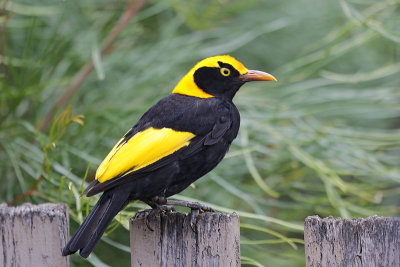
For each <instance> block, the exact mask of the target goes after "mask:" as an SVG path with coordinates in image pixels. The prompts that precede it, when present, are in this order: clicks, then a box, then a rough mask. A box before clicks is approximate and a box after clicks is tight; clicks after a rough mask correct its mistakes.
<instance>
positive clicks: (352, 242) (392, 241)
mask: <svg viewBox="0 0 400 267" xmlns="http://www.w3.org/2000/svg"><path fill="white" fill-rule="evenodd" d="M304 242H305V244H304V245H305V254H306V266H309V267H311V266H359V267H364V266H365V267H366V266H368V267H373V266H400V218H391V217H381V216H370V217H368V218H356V219H340V218H338V219H335V218H333V217H328V218H320V217H318V216H310V217H307V218H306V220H305V223H304Z"/></svg>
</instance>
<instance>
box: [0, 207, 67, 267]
mask: <svg viewBox="0 0 400 267" xmlns="http://www.w3.org/2000/svg"><path fill="white" fill-rule="evenodd" d="M68 229H69V222H68V207H67V205H65V204H50V203H48V204H41V205H32V204H24V205H21V206H18V207H8V206H7V205H6V204H0V266H4V267H14V266H18V267H19V266H43V267H45V266H57V267H65V266H69V257H63V256H62V255H61V249H62V247H63V246H64V245H65V244H66V241H67V239H68V235H69V233H68Z"/></svg>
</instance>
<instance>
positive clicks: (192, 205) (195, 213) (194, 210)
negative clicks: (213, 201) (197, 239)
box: [166, 199, 215, 232]
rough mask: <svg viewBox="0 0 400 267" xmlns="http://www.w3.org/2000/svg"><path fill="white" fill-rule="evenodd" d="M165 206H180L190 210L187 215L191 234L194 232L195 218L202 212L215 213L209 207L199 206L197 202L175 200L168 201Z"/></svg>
mask: <svg viewBox="0 0 400 267" xmlns="http://www.w3.org/2000/svg"><path fill="white" fill-rule="evenodd" d="M166 204H167V205H171V206H181V207H187V208H190V209H191V212H190V214H189V217H190V220H189V223H190V228H192V231H193V232H196V223H197V216H198V215H199V214H200V213H202V212H215V210H214V209H213V208H211V207H209V206H206V205H204V204H201V203H199V202H189V201H182V200H175V199H168V200H167V202H166Z"/></svg>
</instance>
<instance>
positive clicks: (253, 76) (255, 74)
mask: <svg viewBox="0 0 400 267" xmlns="http://www.w3.org/2000/svg"><path fill="white" fill-rule="evenodd" d="M239 78H240V79H241V80H242V81H244V82H251V81H275V82H276V81H277V79H276V78H275V77H274V76H272V75H271V74H269V73H266V72H263V71H259V70H249V71H248V72H247V73H245V74H241V75H240V76H239Z"/></svg>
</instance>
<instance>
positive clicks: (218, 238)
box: [130, 211, 240, 267]
mask: <svg viewBox="0 0 400 267" xmlns="http://www.w3.org/2000/svg"><path fill="white" fill-rule="evenodd" d="M146 215H147V212H143V211H142V212H138V213H136V215H135V216H134V217H133V218H132V219H131V221H130V231H131V265H132V266H215V267H216V266H221V267H222V266H235V267H237V266H240V223H239V216H238V215H237V214H236V213H232V214H225V213H220V212H204V213H200V214H199V215H197V217H196V222H195V225H194V226H193V229H192V227H191V226H190V215H186V214H183V213H180V212H166V213H161V214H159V215H157V216H154V217H153V218H151V219H150V226H151V227H152V228H153V229H154V231H151V230H149V229H148V228H147V226H146V223H145V220H146Z"/></svg>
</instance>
